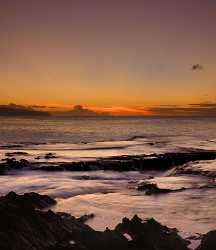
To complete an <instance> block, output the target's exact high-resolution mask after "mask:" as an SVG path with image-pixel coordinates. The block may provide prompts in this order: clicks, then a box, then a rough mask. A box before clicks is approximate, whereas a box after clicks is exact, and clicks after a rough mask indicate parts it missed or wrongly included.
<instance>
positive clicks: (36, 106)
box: [29, 105, 56, 109]
mask: <svg viewBox="0 0 216 250" xmlns="http://www.w3.org/2000/svg"><path fill="white" fill-rule="evenodd" d="M29 107H31V108H35V109H55V108H56V107H53V106H44V105H42V106H40V105H32V106H29Z"/></svg>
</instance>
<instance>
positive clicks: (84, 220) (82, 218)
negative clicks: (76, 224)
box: [78, 214, 95, 223]
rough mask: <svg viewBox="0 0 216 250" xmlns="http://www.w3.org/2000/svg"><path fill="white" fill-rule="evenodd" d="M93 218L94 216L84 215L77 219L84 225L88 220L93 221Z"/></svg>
mask: <svg viewBox="0 0 216 250" xmlns="http://www.w3.org/2000/svg"><path fill="white" fill-rule="evenodd" d="M94 217H95V215H94V214H84V215H83V216H81V217H79V218H78V221H80V222H82V223H86V222H87V221H88V220H91V219H94Z"/></svg>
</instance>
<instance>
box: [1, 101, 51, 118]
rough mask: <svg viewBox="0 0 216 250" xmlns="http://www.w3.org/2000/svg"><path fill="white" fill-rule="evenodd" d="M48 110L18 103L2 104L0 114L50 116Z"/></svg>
mask: <svg viewBox="0 0 216 250" xmlns="http://www.w3.org/2000/svg"><path fill="white" fill-rule="evenodd" d="M49 115H50V114H49V113H48V112H44V111H36V110H34V109H33V108H32V107H26V106H22V105H16V104H13V103H12V104H8V105H0V116H49Z"/></svg>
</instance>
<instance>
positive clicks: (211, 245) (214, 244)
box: [197, 230, 216, 250]
mask: <svg viewBox="0 0 216 250" xmlns="http://www.w3.org/2000/svg"><path fill="white" fill-rule="evenodd" d="M215 249H216V230H214V231H210V232H208V233H207V234H206V235H205V236H204V237H203V239H202V241H201V244H200V246H199V247H198V248H197V250H215Z"/></svg>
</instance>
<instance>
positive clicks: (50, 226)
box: [0, 192, 216, 250]
mask: <svg viewBox="0 0 216 250" xmlns="http://www.w3.org/2000/svg"><path fill="white" fill-rule="evenodd" d="M55 203H56V202H55V200H53V199H52V198H50V197H49V196H46V195H39V194H37V193H27V194H24V195H17V194H16V193H14V192H10V193H9V194H7V195H6V196H3V197H0V222H1V223H0V249H1V250H29V249H32V250H70V249H73V250H110V249H113V250H156V249H157V250H188V244H189V242H188V241H187V240H184V239H182V238H181V237H180V236H179V235H178V233H177V230H176V229H170V228H168V227H166V226H163V225H161V224H160V223H159V222H157V221H155V220H154V219H149V220H145V221H143V220H142V219H140V218H139V217H138V216H136V215H135V216H134V217H133V218H132V219H131V220H130V219H128V218H123V220H122V222H121V223H120V224H118V225H117V226H116V228H115V229H114V230H110V229H108V228H107V229H106V230H105V231H104V232H99V231H95V230H93V229H92V228H91V227H89V226H88V225H86V224H85V223H84V222H83V221H85V220H82V219H80V218H78V219H77V218H75V217H73V216H71V215H70V214H66V213H54V212H52V211H51V210H48V208H49V207H50V206H53V205H55ZM44 209H46V210H44ZM215 236H216V231H212V232H209V233H208V234H207V235H205V236H204V237H203V239H202V242H201V245H200V246H199V248H198V250H207V249H208V250H213V249H215V246H216V237H215Z"/></svg>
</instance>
